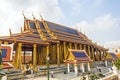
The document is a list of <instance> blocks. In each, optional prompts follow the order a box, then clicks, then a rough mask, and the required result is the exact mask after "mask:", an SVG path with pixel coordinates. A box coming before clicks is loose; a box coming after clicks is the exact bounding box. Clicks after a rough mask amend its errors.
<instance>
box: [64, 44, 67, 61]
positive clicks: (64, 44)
mask: <svg viewBox="0 0 120 80" xmlns="http://www.w3.org/2000/svg"><path fill="white" fill-rule="evenodd" d="M63 47H64V59H66V57H67V55H66V42H63Z"/></svg>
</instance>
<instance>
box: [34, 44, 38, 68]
mask: <svg viewBox="0 0 120 80" xmlns="http://www.w3.org/2000/svg"><path fill="white" fill-rule="evenodd" d="M36 47H37V45H36V44H33V69H34V70H35V68H36V62H37V61H36V50H37V49H36Z"/></svg>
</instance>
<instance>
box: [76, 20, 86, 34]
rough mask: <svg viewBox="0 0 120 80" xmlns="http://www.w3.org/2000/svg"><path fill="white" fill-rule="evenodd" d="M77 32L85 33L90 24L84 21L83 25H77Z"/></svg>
mask: <svg viewBox="0 0 120 80" xmlns="http://www.w3.org/2000/svg"><path fill="white" fill-rule="evenodd" d="M76 27H77V30H79V31H81V32H85V31H86V30H87V27H88V23H87V22H86V21H82V22H81V23H77V24H76Z"/></svg>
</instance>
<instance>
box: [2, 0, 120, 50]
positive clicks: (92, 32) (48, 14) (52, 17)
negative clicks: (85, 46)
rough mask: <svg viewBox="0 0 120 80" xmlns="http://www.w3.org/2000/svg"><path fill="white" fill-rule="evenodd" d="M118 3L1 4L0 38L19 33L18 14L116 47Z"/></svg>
mask: <svg viewBox="0 0 120 80" xmlns="http://www.w3.org/2000/svg"><path fill="white" fill-rule="evenodd" d="M119 4H120V0H114V1H113V0H1V1H0V12H1V13H0V24H1V29H0V36H3V35H9V28H11V30H12V32H13V33H19V32H20V28H21V27H22V26H23V16H22V11H24V13H25V15H26V17H27V18H29V19H32V12H33V14H34V15H35V17H36V18H37V19H40V17H39V14H40V13H41V14H42V16H43V18H44V19H46V20H49V21H52V22H56V23H60V24H62V25H65V26H68V27H72V28H75V29H77V30H79V31H81V32H82V33H85V34H86V35H87V36H88V37H89V38H90V39H92V41H93V42H97V43H99V44H101V45H104V46H105V47H109V48H112V47H120V31H119V30H120V9H119V8H120V5H119Z"/></svg>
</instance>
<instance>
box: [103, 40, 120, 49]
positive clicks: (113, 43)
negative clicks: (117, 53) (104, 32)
mask: <svg viewBox="0 0 120 80" xmlns="http://www.w3.org/2000/svg"><path fill="white" fill-rule="evenodd" d="M104 46H105V47H107V48H109V50H110V51H112V48H118V47H120V41H108V42H106V43H105V44H104Z"/></svg>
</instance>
